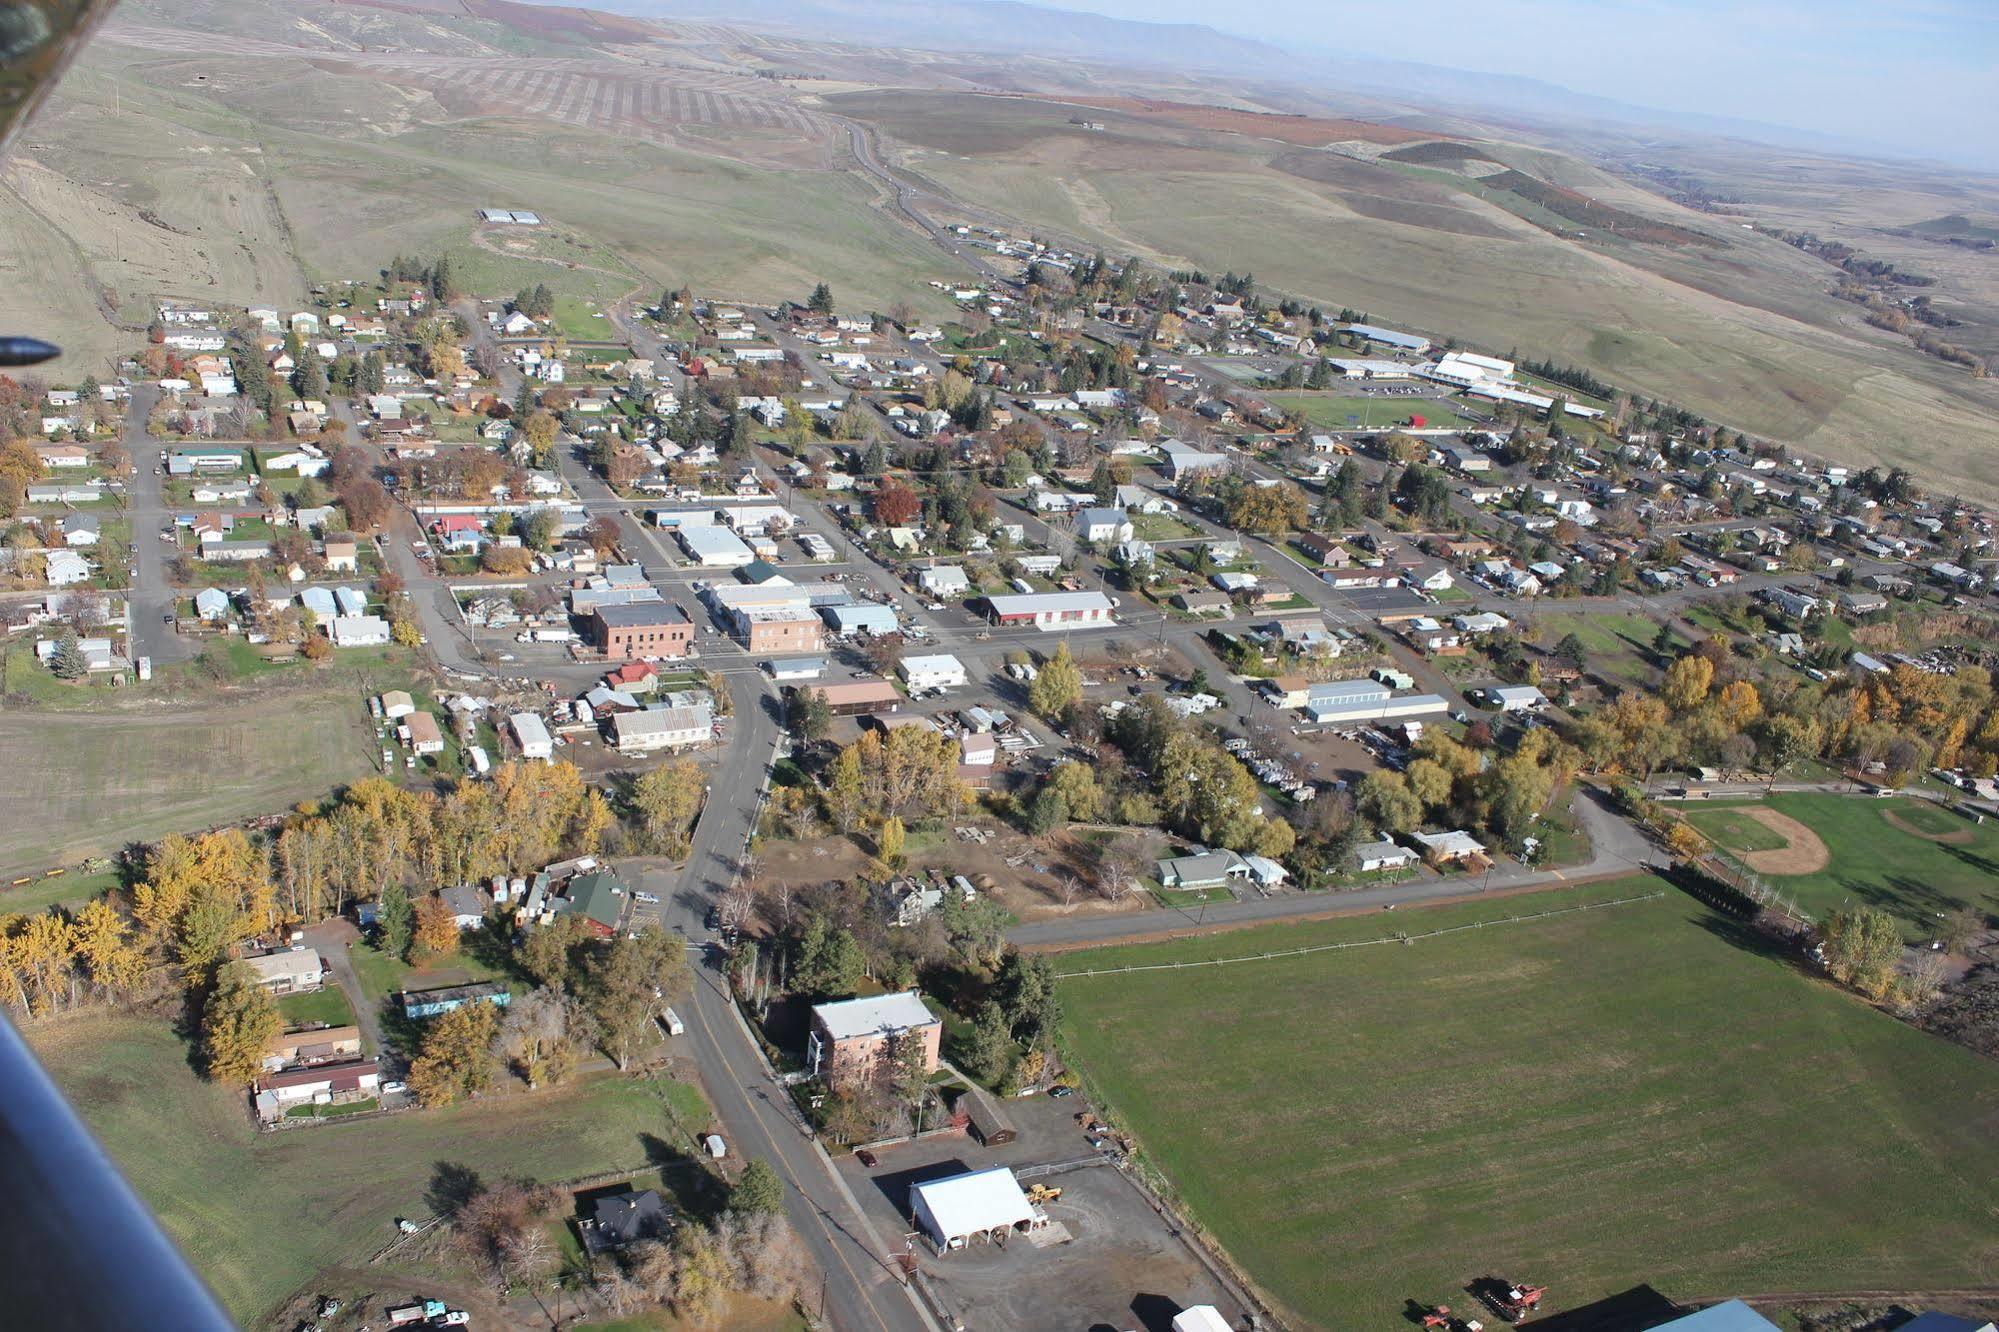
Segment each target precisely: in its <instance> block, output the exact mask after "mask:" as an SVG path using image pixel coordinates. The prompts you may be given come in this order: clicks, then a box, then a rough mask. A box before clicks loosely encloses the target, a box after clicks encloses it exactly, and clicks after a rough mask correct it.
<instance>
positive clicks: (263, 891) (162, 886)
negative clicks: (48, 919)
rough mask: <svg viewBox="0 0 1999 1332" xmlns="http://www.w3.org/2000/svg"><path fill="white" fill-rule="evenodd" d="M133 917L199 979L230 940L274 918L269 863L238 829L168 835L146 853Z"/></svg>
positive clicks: (193, 980) (190, 977) (192, 980)
mask: <svg viewBox="0 0 1999 1332" xmlns="http://www.w3.org/2000/svg"><path fill="white" fill-rule="evenodd" d="M133 914H134V916H135V918H136V919H137V920H138V922H139V925H140V927H141V928H142V929H143V930H145V932H146V933H147V935H148V937H150V938H151V939H153V940H154V941H155V942H157V943H159V944H161V945H163V946H164V947H165V948H166V949H167V951H168V952H169V953H170V954H171V955H172V956H173V958H174V960H175V961H176V962H178V963H179V964H180V966H181V969H182V971H183V973H184V974H185V975H186V977H187V979H188V980H189V982H190V983H199V982H200V981H203V980H205V979H206V978H207V976H208V974H209V973H210V972H211V971H212V970H213V969H214V967H215V965H216V963H217V962H218V961H219V960H221V958H222V957H223V956H224V955H225V953H226V952H227V950H228V949H229V948H230V946H231V945H233V944H236V943H239V942H241V941H242V940H244V939H247V938H249V937H250V936H251V935H253V934H256V933H258V932H259V931H260V930H263V929H266V928H268V927H269V926H270V925H271V924H273V923H274V917H275V911H274V895H273V890H272V884H271V879H270V866H269V864H268V863H267V862H266V860H265V858H264V854H263V852H262V851H261V850H260V849H259V848H258V847H256V846H255V845H253V844H252V843H251V841H250V839H249V838H248V837H247V836H245V835H244V833H243V832H242V831H241V830H240V829H236V828H230V829H226V830H224V831H222V832H216V833H205V834H203V835H202V836H200V837H196V838H191V839H190V838H186V837H182V836H179V835H178V834H176V835H173V836H169V837H166V838H164V839H162V840H161V841H160V842H159V843H158V844H157V845H155V846H154V847H153V848H152V849H151V851H149V852H148V853H147V857H146V868H145V873H144V875H143V876H142V877H141V879H140V881H139V884H138V886H137V887H136V888H135V890H134V892H133Z"/></svg>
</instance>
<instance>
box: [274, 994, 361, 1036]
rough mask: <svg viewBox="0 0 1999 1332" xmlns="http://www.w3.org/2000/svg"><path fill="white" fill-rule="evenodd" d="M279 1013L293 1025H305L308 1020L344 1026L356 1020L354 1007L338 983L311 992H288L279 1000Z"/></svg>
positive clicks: (332, 1025) (286, 1021)
mask: <svg viewBox="0 0 1999 1332" xmlns="http://www.w3.org/2000/svg"><path fill="white" fill-rule="evenodd" d="M278 1013H279V1014H280V1015H281V1016H282V1017H283V1018H284V1020H285V1024H286V1025H287V1026H292V1027H299V1026H304V1025H305V1024H306V1023H308V1022H323V1023H325V1024H326V1025H327V1026H329V1027H344V1026H347V1025H348V1024H350V1023H351V1022H353V1021H354V1008H353V1006H352V1005H351V1004H349V1003H348V1002H347V996H346V995H345V994H343V993H341V990H340V987H339V986H338V985H329V986H327V987H326V988H325V989H323V990H314V991H312V992H311V993H309V994H288V995H286V996H285V997H284V998H282V999H280V1000H278Z"/></svg>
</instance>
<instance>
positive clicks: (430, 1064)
mask: <svg viewBox="0 0 1999 1332" xmlns="http://www.w3.org/2000/svg"><path fill="white" fill-rule="evenodd" d="M499 1025H500V1024H499V1016H498V1010H497V1009H495V1008H494V1007H493V1005H491V1004H487V1003H469V1004H461V1005H460V1006H459V1007H457V1008H454V1009H452V1010H451V1011H449V1012H447V1013H440V1014H439V1015H438V1016H436V1017H434V1018H431V1019H429V1020H428V1021H427V1022H426V1023H425V1024H424V1028H423V1035H422V1038H421V1040H420V1041H419V1042H418V1045H417V1054H416V1058H414V1059H412V1060H411V1061H410V1071H409V1087H410V1091H411V1092H413V1093H415V1095H416V1098H417V1100H419V1101H420V1102H422V1103H423V1104H424V1105H426V1106H440V1105H450V1104H451V1103H452V1102H454V1101H457V1100H459V1099H460V1098H461V1097H465V1096H472V1095H476V1094H478V1093H479V1092H482V1091H484V1090H486V1089H487V1088H488V1087H490V1086H492V1085H493V1056H492V1048H493V1038H494V1037H495V1036H496V1035H497V1034H498V1032H499Z"/></svg>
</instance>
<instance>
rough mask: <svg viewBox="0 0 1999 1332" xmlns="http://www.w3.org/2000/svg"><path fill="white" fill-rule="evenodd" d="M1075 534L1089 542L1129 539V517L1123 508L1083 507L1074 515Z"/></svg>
mask: <svg viewBox="0 0 1999 1332" xmlns="http://www.w3.org/2000/svg"><path fill="white" fill-rule="evenodd" d="M1076 536H1077V537H1078V538H1079V539H1081V540H1083V541H1090V542H1118V541H1129V540H1131V519H1130V518H1127V517H1126V516H1125V512H1124V510H1123V509H1097V508H1092V509H1084V510H1083V511H1082V512H1080V513H1078V514H1077V515H1076Z"/></svg>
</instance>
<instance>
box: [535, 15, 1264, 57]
mask: <svg viewBox="0 0 1999 1332" xmlns="http://www.w3.org/2000/svg"><path fill="white" fill-rule="evenodd" d="M563 2H564V0H536V3H543V4H551V3H563ZM593 7H595V8H598V9H603V10H609V11H612V12H615V13H620V14H633V15H639V16H642V17H645V18H657V19H663V20H667V21H669V22H670V21H672V20H674V19H689V20H698V21H701V22H707V23H729V24H739V25H741V26H743V27H745V28H755V29H759V30H765V31H782V32H788V33H793V34H796V35H798V36H802V37H812V38H816V39H818V40H820V41H836V42H852V43H855V44H857V45H862V46H901V47H909V48H913V49H917V50H934V51H951V52H972V53H974V54H976V53H978V52H982V51H983V52H989V53H992V54H995V55H1038V56H1061V57H1066V58H1068V59H1072V60H1092V61H1101V62H1104V63H1108V64H1120V65H1140V66H1151V67H1155V68H1170V69H1185V70H1196V71H1210V72H1226V73H1233V74H1243V73H1250V72H1261V73H1264V74H1269V73H1270V72H1272V68H1273V65H1276V66H1280V67H1284V68H1290V67H1295V66H1296V64H1297V61H1296V59H1295V58H1294V57H1293V56H1291V55H1289V54H1287V53H1286V52H1284V51H1282V50H1280V49H1278V48H1277V47H1275V46H1271V45H1269V44H1268V43H1265V42H1259V41H1254V40H1252V39H1250V38H1247V37H1233V36H1230V35H1228V34H1227V33H1223V32H1218V31H1216V30H1215V29H1213V28H1210V27H1208V26H1206V25H1205V24H1199V23H1141V22H1136V21H1134V20H1131V19H1119V18H1106V17H1104V16H1103V15H1100V14H1082V13H1077V12H1075V11H1073V10H1066V9H1048V8H1045V7H1043V6H1041V5H1031V4H1023V3H1020V0H930V2H926V3H916V2H915V0H595V3H594V6H593Z"/></svg>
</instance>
